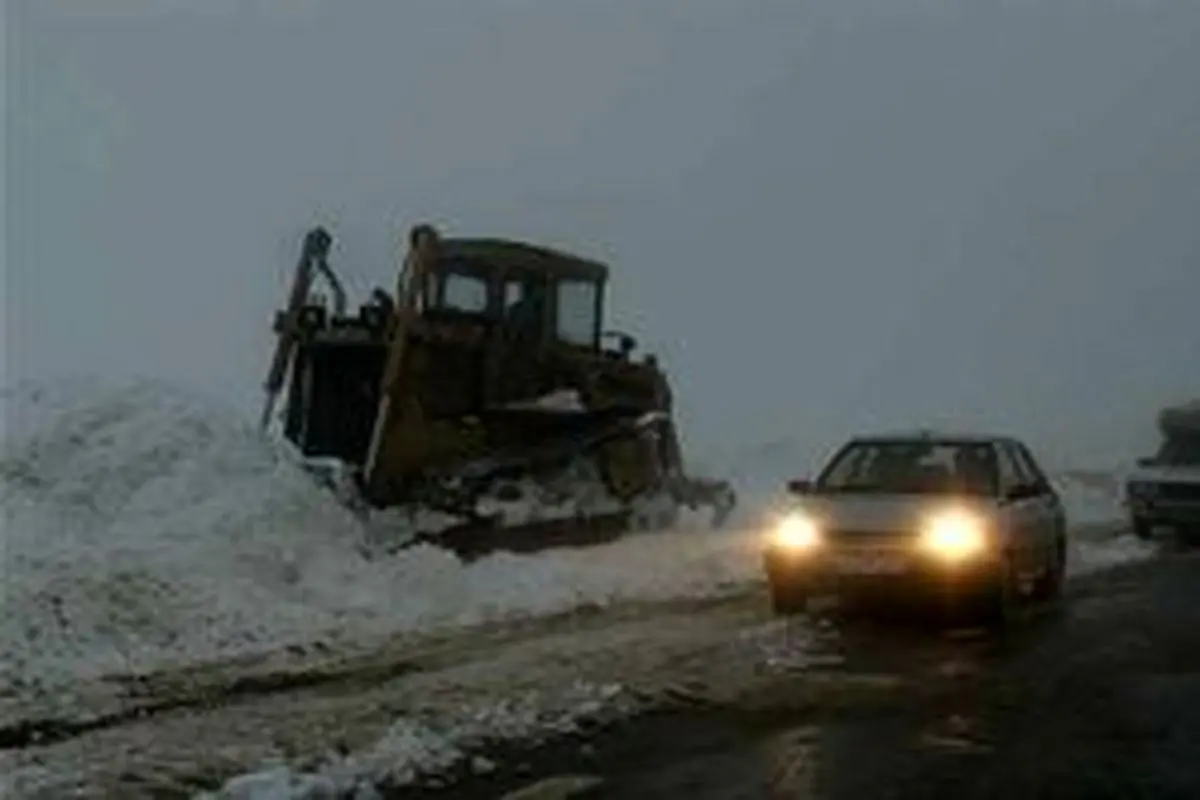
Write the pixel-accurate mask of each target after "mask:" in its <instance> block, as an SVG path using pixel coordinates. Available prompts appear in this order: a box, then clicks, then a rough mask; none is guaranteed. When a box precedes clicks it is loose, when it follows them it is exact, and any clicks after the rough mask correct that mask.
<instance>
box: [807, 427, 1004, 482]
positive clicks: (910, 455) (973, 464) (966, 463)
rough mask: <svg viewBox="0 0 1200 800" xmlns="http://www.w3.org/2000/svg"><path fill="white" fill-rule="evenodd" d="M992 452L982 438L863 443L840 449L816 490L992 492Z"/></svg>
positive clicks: (994, 470) (995, 472)
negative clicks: (971, 440) (965, 440)
mask: <svg viewBox="0 0 1200 800" xmlns="http://www.w3.org/2000/svg"><path fill="white" fill-rule="evenodd" d="M998 483H999V481H998V468H997V461H996V450H995V448H994V447H992V445H991V444H989V443H981V442H936V441H934V442H929V441H906V440H891V441H862V442H853V443H851V444H849V445H847V446H846V447H845V448H843V449H842V450H841V452H839V453H838V454H837V455H836V456H835V457H834V459H833V461H832V462H830V464H829V466H827V467H826V468H825V470H824V471H823V472H822V473H821V475H820V477H818V478H817V482H816V486H815V488H816V490H817V491H819V492H855V493H867V494H946V493H961V494H978V495H994V494H996V491H997V486H998Z"/></svg>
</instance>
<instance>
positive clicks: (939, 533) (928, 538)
mask: <svg viewBox="0 0 1200 800" xmlns="http://www.w3.org/2000/svg"><path fill="white" fill-rule="evenodd" d="M921 546H922V547H923V549H925V550H926V551H928V552H930V553H932V554H933V555H936V556H938V557H940V558H944V559H946V560H948V561H960V560H962V559H964V558H970V557H971V556H974V555H976V554H977V553H979V552H980V551H982V550H984V549H985V548H986V547H987V531H986V530H985V528H984V524H983V522H982V521H981V520H979V519H978V518H977V517H975V516H972V515H970V514H966V513H959V512H948V513H944V514H940V515H938V516H936V517H934V518H932V519H931V520H929V522H928V523H926V525H925V528H924V530H923V531H922V532H921Z"/></svg>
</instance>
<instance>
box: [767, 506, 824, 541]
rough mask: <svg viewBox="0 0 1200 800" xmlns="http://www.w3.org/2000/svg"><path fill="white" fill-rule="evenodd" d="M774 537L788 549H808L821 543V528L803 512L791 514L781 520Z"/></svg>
mask: <svg viewBox="0 0 1200 800" xmlns="http://www.w3.org/2000/svg"><path fill="white" fill-rule="evenodd" d="M774 538H775V542H776V544H778V545H780V546H782V547H785V548H787V549H788V550H807V549H809V548H812V547H816V546H817V545H818V544H820V543H821V529H820V528H819V527H818V526H817V523H816V522H815V521H813V520H812V519H811V518H809V517H806V516H804V515H803V514H789V515H788V516H786V517H784V518H783V519H782V520H780V521H779V524H778V525H777V526H776V528H775V537H774Z"/></svg>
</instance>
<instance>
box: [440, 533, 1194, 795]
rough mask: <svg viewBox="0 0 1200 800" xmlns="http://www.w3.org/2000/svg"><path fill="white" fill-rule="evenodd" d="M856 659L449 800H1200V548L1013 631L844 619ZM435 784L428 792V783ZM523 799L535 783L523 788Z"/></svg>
mask: <svg viewBox="0 0 1200 800" xmlns="http://www.w3.org/2000/svg"><path fill="white" fill-rule="evenodd" d="M834 638H835V639H836V645H833V646H834V647H835V648H836V649H837V650H838V651H839V654H840V655H841V657H842V663H841V664H840V665H837V666H832V667H829V668H827V669H824V670H818V671H816V672H814V671H813V670H811V669H808V670H802V669H798V670H795V671H794V673H790V674H789V673H786V672H785V673H781V674H779V675H776V676H773V677H770V678H769V679H767V680H764V681H763V682H762V685H760V686H757V687H756V688H755V689H754V691H753V692H751V693H749V694H746V695H744V696H742V697H741V698H740V699H739V701H737V702H732V703H731V702H725V703H720V704H711V703H710V704H700V705H698V706H695V707H686V704H685V705H684V706H682V707H677V708H672V709H666V710H663V711H661V712H659V713H656V714H653V715H650V716H645V717H642V718H640V719H637V720H632V721H628V722H625V723H621V724H620V725H618V726H616V727H613V728H610V729H607V730H603V731H597V732H595V733H593V734H592V735H591V737H590V738H589V739H588V740H587V742H586V743H583V744H581V742H580V740H579V739H574V740H572V741H567V742H561V743H557V744H554V745H552V746H548V747H543V748H541V749H540V750H538V751H535V752H524V753H510V754H497V755H498V756H499V758H498V759H497V760H498V761H500V763H506V762H507V763H508V764H514V763H519V764H520V773H519V774H512V773H511V772H509V770H508V768H505V767H502V768H501V773H499V774H495V775H492V776H491V778H490V779H488V780H485V781H482V782H479V781H468V782H467V784H460V785H459V786H458V787H457V788H456V789H451V790H450V791H448V792H447V791H446V790H445V789H443V790H442V791H439V792H436V793H434V794H433V795H430V796H437V797H441V798H449V797H463V798H466V797H471V798H485V797H487V798H498V797H508V796H510V795H506V792H508V791H511V790H512V789H514V788H516V787H519V786H525V787H527V788H528V787H529V785H530V784H536V783H537V782H538V780H539V779H542V778H546V777H547V776H553V775H560V776H561V775H564V774H575V775H579V774H586V775H590V776H592V777H593V779H594V784H595V785H593V786H592V788H590V789H586V790H584V791H581V792H580V791H576V792H563V791H553V790H551V791H546V792H537V791H533V792H532V793H531V794H529V795H528V796H529V797H538V798H551V797H554V798H563V797H568V796H569V797H572V798H577V799H582V798H590V799H591V800H616V799H619V800H639V799H640V798H647V800H668V799H669V798H687V799H688V800H718V799H719V800H749V798H823V799H825V800H850V799H851V798H853V799H855V800H858V799H859V798H869V799H871V800H875V799H876V798H934V799H936V798H947V799H951V798H952V799H953V800H967V799H968V798H988V799H989V800H991V799H996V800H999V798H1005V800H1008V799H1010V798H1055V799H1057V798H1155V800H1169V799H1173V798H1181V799H1182V798H1189V799H1192V798H1200V554H1187V553H1174V554H1169V555H1164V556H1162V557H1160V558H1157V559H1155V560H1153V561H1150V562H1144V563H1140V564H1135V565H1128V566H1125V567H1122V568H1118V569H1116V570H1113V571H1110V572H1106V573H1101V574H1097V575H1093V576H1089V577H1086V578H1083V579H1081V580H1078V581H1073V582H1072V584H1071V586H1070V589H1069V590H1068V595H1067V598H1066V599H1065V600H1064V601H1063V602H1062V603H1061V604H1060V605H1058V606H1057V607H1055V608H1049V609H1048V608H1043V609H1037V610H1034V611H1032V612H1031V613H1030V614H1029V618H1028V619H1026V620H1024V621H1023V622H1022V624H1020V625H1018V626H1017V628H1016V629H1015V630H1014V631H1013V632H1011V633H1010V634H1008V635H1005V636H1002V637H994V636H993V637H988V636H986V635H983V634H982V633H981V632H974V633H972V632H964V631H957V632H955V631H943V630H939V629H937V628H936V627H934V628H930V627H928V626H926V625H922V624H920V623H919V622H917V623H916V624H914V621H912V620H906V619H903V618H901V619H885V620H879V619H875V620H871V619H866V620H861V619H860V620H853V621H851V622H849V623H846V624H844V625H841V626H840V630H839V631H838V636H836V637H834ZM422 794H423V793H422ZM511 796H512V797H525V796H526V795H524V794H520V793H518V794H516V795H511Z"/></svg>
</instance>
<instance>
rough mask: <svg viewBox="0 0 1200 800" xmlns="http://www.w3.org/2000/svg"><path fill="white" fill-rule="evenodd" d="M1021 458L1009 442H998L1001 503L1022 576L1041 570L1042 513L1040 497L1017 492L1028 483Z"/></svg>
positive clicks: (1025, 577) (1018, 571)
mask: <svg viewBox="0 0 1200 800" xmlns="http://www.w3.org/2000/svg"><path fill="white" fill-rule="evenodd" d="M1019 464H1020V462H1019V461H1018V460H1017V458H1016V457H1015V456H1014V454H1013V451H1012V448H1010V447H1009V446H1008V444H1007V443H1006V442H1000V443H998V444H997V446H996V466H997V471H998V477H999V491H1000V507H1001V509H1003V511H1004V516H1005V521H1006V525H1007V527H1008V531H1009V535H1010V537H1011V549H1012V554H1013V561H1014V564H1013V565H1014V567H1015V568H1016V570H1017V573H1018V575H1019V576H1020V577H1021V578H1022V579H1028V578H1031V577H1033V575H1034V574H1036V573H1037V572H1038V571H1039V565H1040V561H1041V558H1040V557H1039V550H1040V542H1039V539H1040V536H1039V530H1038V528H1039V525H1040V514H1039V512H1038V510H1037V501H1036V498H1035V497H1033V496H1031V495H1030V494H1028V493H1020V494H1017V493H1016V492H1017V491H1019V490H1021V489H1022V488H1023V487H1025V486H1027V485H1028V478H1027V477H1026V476H1025V475H1023V474H1022V470H1021V469H1020V467H1019Z"/></svg>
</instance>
